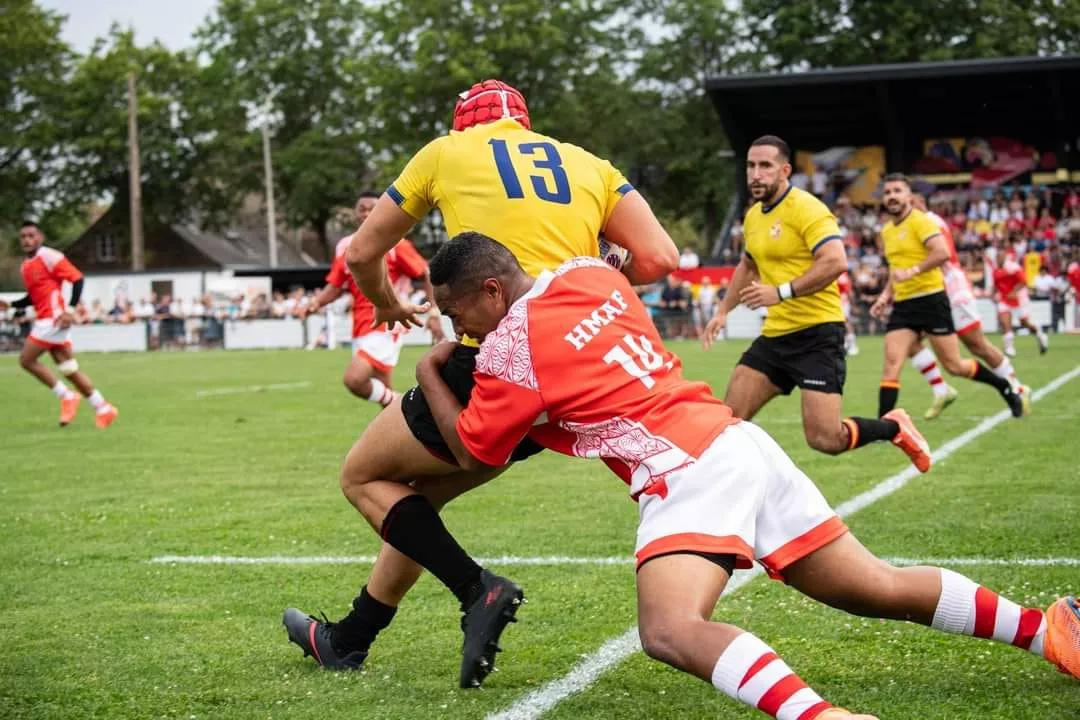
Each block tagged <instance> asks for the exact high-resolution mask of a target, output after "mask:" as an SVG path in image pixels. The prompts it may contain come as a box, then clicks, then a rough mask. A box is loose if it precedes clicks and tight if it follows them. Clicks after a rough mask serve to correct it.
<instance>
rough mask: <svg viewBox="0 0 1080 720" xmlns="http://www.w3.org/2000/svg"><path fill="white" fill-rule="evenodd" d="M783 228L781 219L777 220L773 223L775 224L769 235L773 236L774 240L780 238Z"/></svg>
mask: <svg viewBox="0 0 1080 720" xmlns="http://www.w3.org/2000/svg"><path fill="white" fill-rule="evenodd" d="M783 230H784V226H783V225H781V224H780V221H779V220H777V221H776V222H774V223H773V226H772V227H771V228H769V237H771V238H772V239H773V240H779V239H780V233H781V232H783Z"/></svg>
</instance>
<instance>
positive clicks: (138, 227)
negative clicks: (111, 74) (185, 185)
mask: <svg viewBox="0 0 1080 720" xmlns="http://www.w3.org/2000/svg"><path fill="white" fill-rule="evenodd" d="M128 153H129V155H128V188H129V195H130V196H131V218H130V219H131V269H132V270H145V269H146V262H145V260H144V249H143V226H142V169H141V167H140V163H139V99H138V97H137V96H136V94H135V73H134V71H132V72H129V73H128Z"/></svg>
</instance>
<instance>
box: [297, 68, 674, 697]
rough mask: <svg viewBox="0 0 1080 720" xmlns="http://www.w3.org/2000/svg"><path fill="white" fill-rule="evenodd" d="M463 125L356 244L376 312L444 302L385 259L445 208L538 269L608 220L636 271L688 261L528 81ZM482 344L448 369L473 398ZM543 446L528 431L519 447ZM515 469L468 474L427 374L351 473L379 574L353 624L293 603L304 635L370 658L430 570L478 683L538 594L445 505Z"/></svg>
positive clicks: (317, 648)
mask: <svg viewBox="0 0 1080 720" xmlns="http://www.w3.org/2000/svg"><path fill="white" fill-rule="evenodd" d="M453 127H454V129H453V131H452V132H450V134H448V135H446V136H443V137H439V138H437V139H435V140H433V141H432V142H430V143H429V144H428V145H426V146H425V147H424V148H423V149H421V150H420V151H419V152H418V153H417V154H416V155H415V156H414V157H413V158H412V159H411V160H410V161H409V163H408V164H407V165H406V167H405V169H404V170H403V171H402V173H401V175H400V176H399V177H398V179H397V180H395V181H394V183H393V184H392V185H391V186H390V187H389V188H387V190H386V193H385V194H383V196H382V197H381V198H380V199H379V201H378V202H377V203H376V205H375V208H374V209H373V210H372V212H371V215H370V216H368V218H367V220H366V221H365V222H364V223H363V225H362V226H361V227H360V229H359V230H358V231H357V232H356V234H355V235H354V236H353V241H352V243H351V245H350V247H349V250H348V251H347V254H346V261H347V263H348V264H349V267H350V269H351V270H352V273H353V275H354V277H355V278H356V280H357V283H358V284H359V286H360V289H361V291H362V292H363V293H364V295H365V296H366V297H367V298H369V299H370V300H371V302H372V303H373V304H374V305H375V308H376V317H375V323H376V324H379V323H382V322H389V323H391V325H393V324H394V323H401V324H402V325H405V326H406V327H408V326H410V325H412V326H418V325H419V324H420V323H419V320H418V319H417V315H418V314H419V313H423V312H424V311H426V310H427V309H428V307H427V305H412V304H409V303H407V302H405V301H403V300H402V299H400V298H399V297H398V295H397V294H396V293H394V291H393V288H392V287H391V285H390V282H389V278H388V277H387V273H386V268H385V264H384V262H383V257H384V256H385V255H386V253H387V252H388V251H389V250H390V249H391V248H392V247H393V246H394V244H395V243H396V242H397V241H398V239H400V238H401V237H403V236H404V235H406V234H407V233H408V231H409V229H410V228H411V227H412V226H413V225H414V224H415V223H416V221H417V220H419V219H420V218H422V217H423V216H424V215H425V214H426V213H428V212H429V211H430V210H431V209H433V208H438V210H439V211H440V212H441V213H442V216H443V219H444V222H445V224H446V229H447V232H448V233H449V234H450V235H451V236H454V235H457V234H459V233H461V232H464V231H469V230H472V231H476V232H480V233H484V234H485V235H489V236H495V237H498V238H499V239H500V241H501V242H502V243H503V244H505V245H506V247H508V248H509V249H510V251H511V252H512V253H513V254H514V256H515V257H516V258H517V259H518V262H519V263H520V264H521V265H522V267H523V268H524V269H525V271H526V272H527V273H529V274H530V275H533V276H535V275H538V274H539V273H540V272H542V271H544V270H554V269H555V268H557V267H559V266H560V265H561V264H562V263H564V262H565V261H567V260H569V259H570V258H572V257H576V256H583V255H584V256H589V255H591V256H596V255H597V254H598V252H599V246H598V238H599V236H600V235H601V233H602V234H603V235H604V237H605V238H606V240H607V241H609V242H611V243H614V244H616V245H619V246H620V247H622V248H624V249H626V250H627V251H629V252H630V253H631V259H630V260H629V263H628V264H627V265H625V266H624V267H623V268H622V269H623V272H625V273H626V274H627V275H628V276H629V278H630V280H631V281H632V282H633V283H635V284H642V283H648V282H654V281H656V280H659V279H660V278H662V277H664V276H665V275H667V274H668V273H669V272H671V271H673V270H674V269H676V267H677V265H678V250H677V249H676V248H675V245H674V243H673V242H672V241H671V238H670V237H669V236H668V234H667V232H666V231H665V230H664V229H663V227H661V225H660V223H659V222H658V221H657V219H656V217H655V216H654V215H653V212H652V210H651V209H650V208H649V205H648V203H647V202H646V201H645V200H644V198H642V197H641V195H640V194H639V193H637V192H635V191H634V189H633V187H632V186H631V185H630V184H629V183H628V182H627V181H626V178H624V177H623V176H622V174H621V173H619V171H618V170H616V169H615V168H614V167H613V166H612V165H611V163H609V162H607V161H606V160H602V159H600V158H598V157H596V156H595V155H592V154H591V153H589V152H587V151H585V150H583V149H581V148H579V147H576V146H574V145H569V144H566V143H562V142H559V141H558V140H555V139H553V138H550V137H547V136H544V135H541V134H539V133H536V132H533V131H532V130H531V129H530V128H531V124H530V120H529V115H528V109H527V107H526V104H525V98H524V97H523V96H522V95H521V93H519V92H518V91H517V90H515V89H514V88H512V87H510V86H509V85H506V84H505V83H502V82H499V81H497V80H488V81H484V82H483V83H478V84H477V85H474V86H473V87H472V88H471V89H470V90H469V91H468V92H466V93H463V94H462V95H461V97H460V98H459V99H458V102H457V104H456V106H455V109H454V126H453ZM450 319H451V320H454V318H453V317H451V318H450ZM478 347H479V346H478V344H477V343H475V342H472V341H471V340H469V339H468V338H462V344H460V345H458V346H457V347H456V348H455V350H454V352H453V355H452V357H451V359H450V361H449V362H448V363H447V365H446V368H445V369H444V371H443V379H444V380H445V381H446V383H447V385H449V386H450V387H451V388H452V389H453V390H454V392H455V394H456V395H457V397H458V399H459V400H460V402H461V403H462V404H467V402H468V398H469V394H470V392H471V390H472V387H473V385H474V380H473V370H474V367H475V359H476V354H477V352H478ZM541 449H542V448H541V447H540V446H539V445H537V444H536V443H534V442H532V441H531V440H528V439H526V440H525V441H524V442H523V443H522V444H521V445H519V446H518V449H517V451H515V453H514V454H513V456H512V458H511V460H512V461H517V460H523V459H525V458H527V457H529V456H530V455H533V454H535V453H537V452H539V451H540V450H541ZM503 469H504V468H499V469H496V470H494V471H488V472H482V473H466V472H464V471H462V470H461V469H460V468H459V467H458V466H457V463H456V461H455V460H454V455H453V453H452V452H451V451H450V449H449V447H447V445H446V443H445V441H444V440H443V438H442V435H440V434H439V430H438V426H437V425H436V424H435V420H434V418H433V417H432V415H431V410H430V408H429V407H428V404H427V400H426V399H425V398H424V394H423V392H421V391H420V389H419V388H415V387H414V388H413V389H412V390H410V391H408V392H407V393H405V395H404V396H403V397H402V398H401V399H399V400H395V401H394V402H393V403H392V404H390V405H389V406H388V407H387V408H386V410H384V411H383V412H381V413H380V414H379V415H378V416H376V418H375V419H374V420H373V421H372V422H371V424H370V425H368V427H367V428H366V429H365V430H364V433H363V434H362V436H361V437H360V439H359V440H358V441H357V442H356V444H355V445H354V446H353V448H352V450H351V451H350V452H349V454H348V457H347V458H346V460H345V464H344V466H343V468H342V472H341V487H342V490H343V492H344V493H345V496H346V497H347V498H348V499H349V501H350V502H351V503H352V504H353V506H354V507H356V509H357V510H359V511H360V512H361V513H362V514H363V515H364V517H365V518H366V519H367V520H368V522H369V523H370V524H371V526H372V527H373V528H374V529H375V530H376V531H377V532H379V534H380V536H381V537H382V538H383V540H384V544H383V547H382V549H381V551H380V553H379V557H378V560H377V562H376V563H375V567H374V568H373V569H372V574H371V576H370V577H369V579H368V583H367V585H366V586H365V587H364V588H363V589H362V590H361V593H360V595H359V596H358V597H357V598H356V599H355V600H354V601H353V609H352V612H350V613H349V614H348V615H347V616H346V617H345V618H343V619H342V620H341V621H339V622H336V623H331V622H325V621H319V620H316V619H315V618H312V617H310V616H309V615H307V614H305V613H303V612H301V611H299V610H297V609H295V608H290V609H288V610H286V611H285V615H284V617H283V622H284V624H285V627H286V629H287V630H288V634H289V639H290V640H291V641H293V642H294V643H296V644H297V645H299V646H300V647H301V648H302V649H303V650H304V652H305V654H310V655H312V656H314V658H315V660H316V661H317V662H318V663H319V664H320V665H322V666H323V667H327V668H333V669H353V668H358V667H360V665H361V664H362V663H363V661H364V659H365V658H366V657H367V653H368V648H369V647H370V645H371V643H372V641H373V640H374V639H375V636H376V635H377V634H378V632H379V631H380V630H382V629H383V628H385V627H386V626H387V625H388V624H389V623H390V621H391V619H392V618H393V615H394V613H395V611H396V608H397V605H398V603H399V602H400V600H401V599H402V597H404V595H405V593H406V592H408V590H409V588H410V587H412V585H413V584H414V583H415V582H416V580H417V578H418V577H419V576H420V573H421V572H422V568H426V569H428V570H429V571H430V572H431V573H432V574H433V575H435V576H436V577H437V578H438V579H439V580H440V581H441V582H442V583H443V584H444V585H446V586H447V588H449V589H450V590H451V591H452V592H453V593H454V595H455V596H457V598H458V599H459V600H460V601H461V606H462V610H463V612H464V613H465V616H464V618H463V621H462V629H463V630H464V631H465V646H464V649H463V658H462V664H461V677H460V684H461V686H462V687H476V686H478V685H479V684H480V683H481V682H482V681H483V679H484V677H485V676H486V675H487V674H488V673H489V672H490V670H491V668H492V667H493V664H494V660H495V648H496V641H497V640H498V637H499V634H500V633H501V632H502V630H503V628H504V627H505V625H506V623H507V622H508V621H509V620H511V619H512V618H513V614H514V612H515V610H516V607H517V604H518V603H519V602H520V601H521V598H522V593H521V590H520V588H518V587H517V586H516V585H515V584H514V583H512V582H511V581H509V580H507V579H506V578H501V577H498V576H496V575H492V574H491V573H489V572H487V571H486V570H483V569H482V568H481V567H480V566H479V565H478V564H477V563H476V562H475V561H473V560H472V558H470V557H469V556H468V554H467V553H466V552H465V551H464V550H463V549H462V548H461V546H460V545H459V544H458V543H457V542H456V541H455V540H454V539H453V537H451V535H450V534H449V533H448V532H447V530H446V528H445V526H444V525H443V524H442V521H441V520H440V519H439V516H438V512H437V511H438V509H439V508H441V507H442V505H443V504H445V503H446V502H448V501H449V500H451V499H453V498H454V497H456V496H457V495H459V494H461V493H463V492H465V491H467V490H469V489H472V488H474V487H477V486H478V485H481V484H483V483H484V482H487V481H488V480H490V479H491V478H493V477H495V476H496V475H498V474H499V473H500V472H502V470H503Z"/></svg>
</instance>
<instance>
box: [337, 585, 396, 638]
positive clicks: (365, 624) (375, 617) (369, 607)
mask: <svg viewBox="0 0 1080 720" xmlns="http://www.w3.org/2000/svg"><path fill="white" fill-rule="evenodd" d="M396 612H397V608H396V607H393V606H391V605H386V604H385V603H381V602H379V601H378V600H376V599H375V598H373V597H371V595H369V594H368V591H367V585H365V586H364V587H363V588H362V589H361V590H360V594H359V595H358V596H356V598H355V599H354V600H353V603H352V612H350V613H349V614H348V615H346V616H345V617H343V618H342V619H341V621H340V622H338V623H335V624H334V628H333V630H332V631H331V635H330V642H331V643H333V645H334V649H335V650H337V651H338V652H352V651H354V650H367V649H368V648H369V647H371V643H373V642H375V636H376V635H378V634H379V631H380V630H382V629H383V628H385V627H386V626H387V625H389V624H390V621H391V620H393V619H394V613H396Z"/></svg>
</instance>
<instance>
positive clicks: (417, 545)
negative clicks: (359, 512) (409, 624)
mask: <svg viewBox="0 0 1080 720" xmlns="http://www.w3.org/2000/svg"><path fill="white" fill-rule="evenodd" d="M382 538H383V540H385V541H386V542H388V543H390V544H391V545H393V546H394V548H395V549H396V550H398V551H399V552H401V553H402V554H403V555H406V556H407V557H409V558H411V559H412V560H413V561H415V562H417V563H419V564H420V565H422V566H423V567H424V568H425V569H426V570H427V571H428V572H430V573H431V574H432V575H434V576H435V577H437V578H439V580H440V581H441V582H442V584H443V585H445V586H446V587H447V588H449V589H450V592H452V593H454V595H455V596H456V597H457V599H458V600H460V601H461V603H462V605H463V606H465V607H468V606H469V605H471V604H472V602H473V601H474V600H475V599H476V598H477V597H478V596H479V594H480V592H482V588H483V584H482V583H481V581H480V573H481V570H482V568H481V567H480V566H479V565H477V564H476V562H475V561H474V560H473V559H472V558H471V557H469V554H468V553H467V552H465V550H464V548H462V547H461V545H459V544H458V542H457V540H455V539H454V536H453V535H451V534H450V531H449V530H447V529H446V526H445V525H443V521H442V518H440V517H439V513H437V512H436V511H435V508H434V507H433V506H432V505H431V503H430V502H428V499H427V498H426V497H424V496H423V495H409V496H408V497H405V498H402V499H401V500H399V501H398V502H397V503H396V504H395V505H394V506H393V507H392V508H390V510H389V512H387V513H386V519H384V520H383V524H382Z"/></svg>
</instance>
